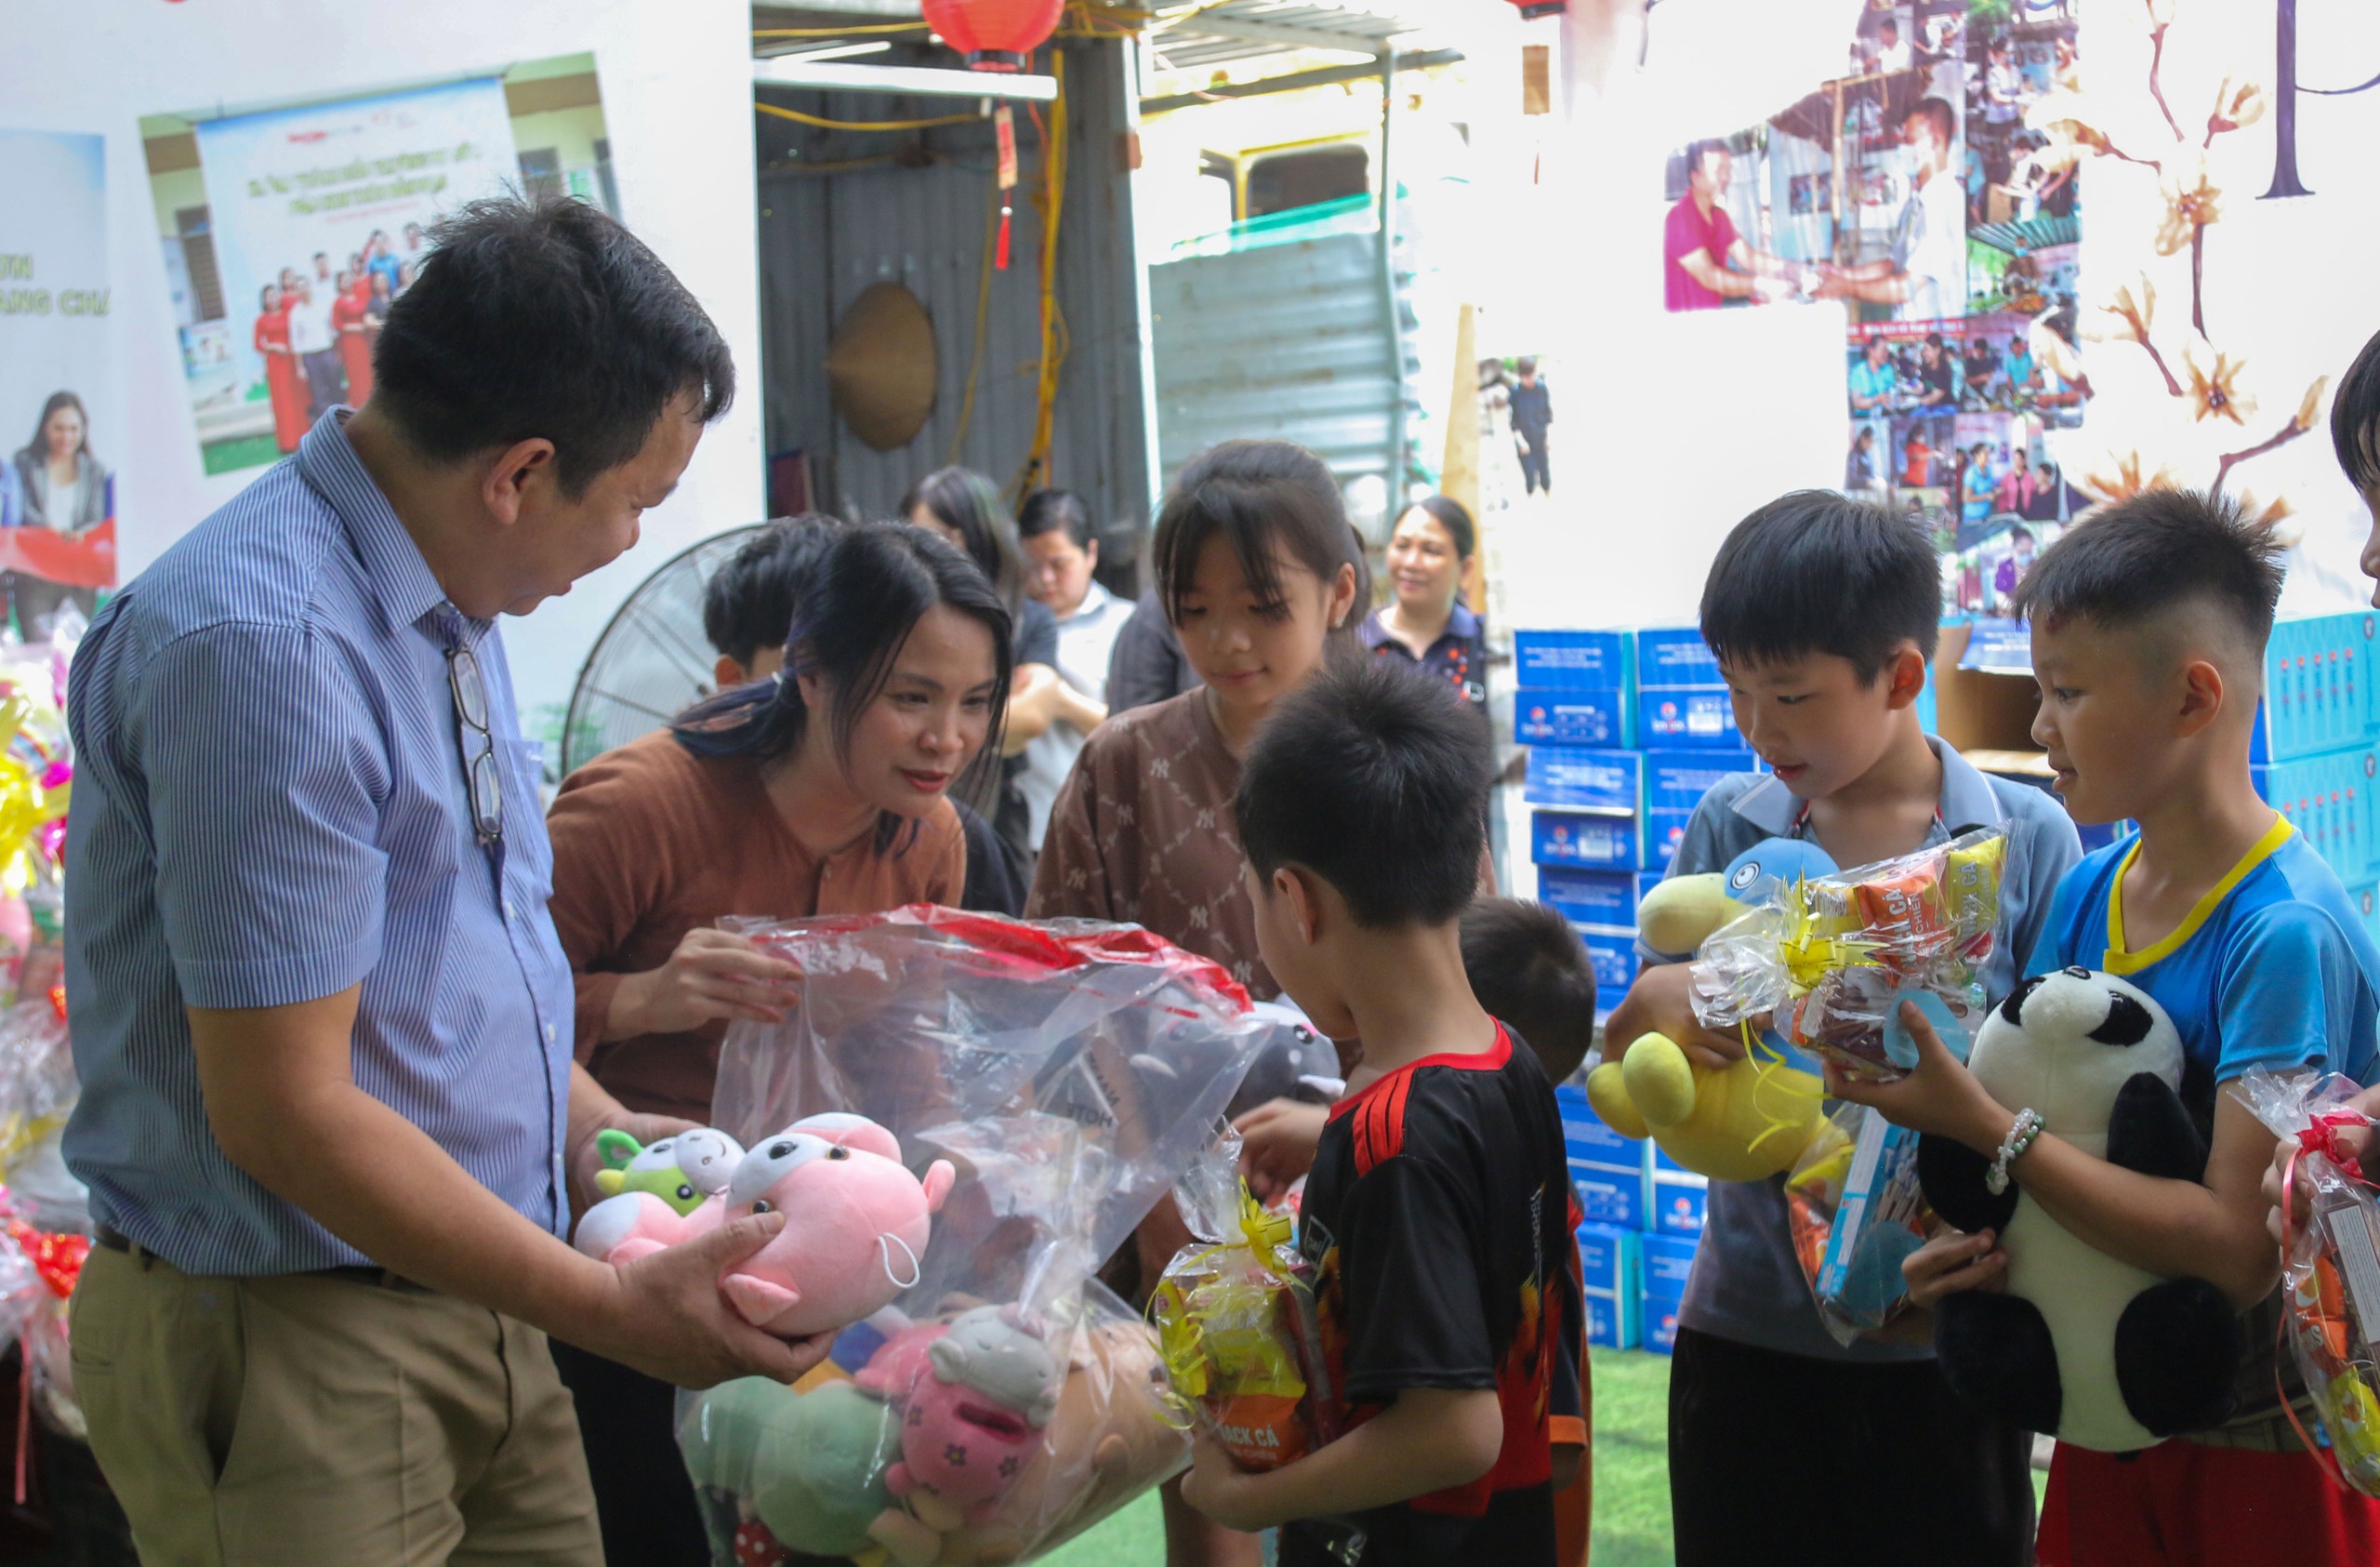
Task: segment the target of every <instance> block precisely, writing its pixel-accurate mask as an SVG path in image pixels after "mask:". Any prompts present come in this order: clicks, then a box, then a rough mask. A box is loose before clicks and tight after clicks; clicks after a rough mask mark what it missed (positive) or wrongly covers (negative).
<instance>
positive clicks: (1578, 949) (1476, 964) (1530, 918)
mask: <svg viewBox="0 0 2380 1567" xmlns="http://www.w3.org/2000/svg"><path fill="white" fill-rule="evenodd" d="M1462 970H1463V973H1464V974H1466V975H1468V976H1470V978H1471V993H1472V994H1473V995H1474V996H1477V997H1478V998H1479V1004H1480V1005H1481V1006H1483V1007H1486V1008H1487V1009H1488V1014H1489V1016H1494V1017H1498V1018H1501V1019H1502V1020H1503V1021H1504V1022H1505V1023H1508V1024H1510V1025H1511V1026H1512V1028H1513V1029H1514V1031H1515V1032H1517V1033H1518V1034H1519V1035H1520V1036H1521V1038H1523V1039H1525V1040H1527V1042H1528V1045H1529V1048H1530V1049H1532V1050H1534V1051H1536V1052H1537V1058H1538V1060H1539V1062H1540V1063H1541V1064H1542V1065H1543V1066H1544V1068H1545V1075H1546V1076H1547V1077H1550V1078H1552V1079H1553V1080H1554V1082H1563V1081H1564V1080H1565V1079H1567V1078H1568V1077H1569V1076H1570V1075H1571V1074H1572V1073H1574V1072H1576V1071H1577V1070H1578V1069H1579V1066H1580V1063H1581V1062H1583V1061H1584V1060H1585V1059H1586V1058H1587V1050H1588V1048H1589V1047H1590V1046H1591V1045H1593V1042H1594V1034H1595V968H1594V964H1593V962H1592V961H1590V960H1589V958H1588V957H1587V949H1586V944H1585V943H1583V942H1581V941H1580V939H1579V933H1578V932H1577V931H1574V930H1572V929H1571V928H1570V922H1569V921H1567V920H1566V919H1564V918H1563V917H1562V914H1561V911H1560V910H1555V909H1554V908H1551V907H1550V906H1548V905H1546V904H1542V903H1524V902H1522V901H1521V900H1520V899H1519V898H1516V897H1477V898H1474V899H1472V901H1471V907H1470V908H1468V909H1465V910H1463V911H1462Z"/></svg>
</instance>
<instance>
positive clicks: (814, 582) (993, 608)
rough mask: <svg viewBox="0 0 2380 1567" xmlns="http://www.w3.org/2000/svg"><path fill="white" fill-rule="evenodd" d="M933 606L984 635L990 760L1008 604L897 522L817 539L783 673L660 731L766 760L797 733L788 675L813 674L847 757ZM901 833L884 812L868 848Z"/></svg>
mask: <svg viewBox="0 0 2380 1567" xmlns="http://www.w3.org/2000/svg"><path fill="white" fill-rule="evenodd" d="M936 605H946V606H947V607H949V608H951V609H955V610H957V611H959V613H960V614H961V615H964V616H967V617H968V618H971V619H973V620H976V621H980V622H981V623H982V624H983V626H984V628H985V630H986V631H990V632H991V633H992V657H993V662H994V683H993V686H992V723H991V730H990V733H989V734H988V735H987V736H986V737H985V741H984V750H983V752H982V754H983V755H985V756H992V757H998V755H999V750H1000V728H1001V724H1002V721H1003V719H1004V718H1005V716H1006V714H1007V711H1008V693H1009V680H1010V677H1011V675H1012V673H1013V672H1014V665H1015V657H1014V654H1013V652H1012V646H1013V644H1012V641H1011V627H1010V620H1009V613H1008V606H1007V605H1006V604H1002V603H1001V602H1000V601H999V599H998V596H997V595H995V594H994V593H993V591H992V589H991V584H989V583H988V582H985V580H984V576H983V573H981V572H979V571H977V570H976V569H975V566H974V564H973V563H972V562H971V561H969V560H968V559H967V557H966V556H964V555H962V554H960V553H959V551H957V550H955V549H953V548H952V547H951V545H950V542H949V541H948V540H947V539H943V538H935V537H934V536H933V535H932V534H930V533H928V532H926V531H925V530H924V529H923V528H915V527H909V526H906V525H903V524H899V523H868V524H864V525H860V526H857V527H847V528H840V529H837V530H835V531H833V532H831V533H830V534H828V535H827V537H826V540H825V543H824V546H823V547H822V548H821V549H819V550H818V551H817V552H816V554H815V556H814V558H813V560H812V561H811V562H810V564H809V567H808V569H807V570H805V571H804V572H803V573H802V579H801V581H800V583H799V584H798V586H797V590H796V594H795V598H794V603H793V618H792V627H791V630H790V631H789V632H788V634H787V638H786V661H785V670H784V671H783V672H782V673H781V674H779V675H777V676H775V677H774V678H772V679H768V680H756V681H753V682H751V683H750V684H746V685H739V686H737V687H736V688H735V689H734V690H733V691H722V692H721V693H720V694H719V695H718V696H716V697H710V698H708V699H707V700H705V701H701V702H697V703H696V704H695V705H694V706H693V707H691V708H689V709H687V710H685V711H684V712H682V713H681V714H680V715H679V716H678V718H677V721H676V722H675V723H673V724H670V726H669V727H670V730H671V732H672V733H674V734H675V735H676V736H677V737H678V743H679V744H680V745H681V746H684V747H685V748H686V750H689V751H691V752H693V753H694V755H696V756H706V757H715V756H736V757H749V758H750V759H751V760H753V761H754V762H758V763H763V764H765V763H770V762H774V761H776V760H778V759H779V758H781V757H785V756H788V755H790V754H792V753H793V752H794V751H795V750H798V749H799V748H800V745H801V743H802V739H803V737H804V736H805V735H806V734H807V733H808V731H809V727H810V719H811V712H810V709H809V707H808V705H807V704H806V703H804V702H803V701H802V699H801V682H800V679H799V678H798V677H800V676H801V675H816V676H818V677H820V678H821V679H822V680H824V681H825V683H826V686H827V688H828V689H829V690H830V691H832V692H833V693H834V695H833V697H832V700H831V703H830V705H829V707H828V709H827V710H826V713H825V714H824V715H823V716H824V717H825V718H826V723H827V724H828V725H829V728H830V730H831V733H832V737H833V739H834V748H835V754H836V755H837V756H839V757H845V756H848V755H849V754H850V751H851V738H852V732H853V730H854V729H855V728H857V727H858V724H859V720H860V715H861V714H862V713H864V712H866V710H867V705H868V704H869V703H870V702H872V701H874V700H875V699H876V697H877V694H878V693H879V692H880V691H882V690H883V689H884V683H885V681H887V680H888V679H890V678H891V677H892V673H893V661H894V660H895V659H897V658H898V657H900V656H901V649H902V648H903V647H904V646H906V644H907V643H908V640H909V633H910V632H911V631H913V630H915V629H916V627H917V624H918V622H919V620H920V619H922V618H924V617H925V613H926V611H927V610H929V609H932V608H934V607H935V606H936ZM978 760H979V761H980V760H981V758H980V757H979V758H978ZM901 830H902V819H901V818H900V817H895V816H893V814H892V813H891V812H886V813H884V814H883V816H881V817H879V819H878V821H877V824H876V835H877V847H878V849H879V851H882V850H887V849H890V848H891V847H892V846H893V842H894V840H895V839H896V838H897V836H898V835H899V833H900V832H901Z"/></svg>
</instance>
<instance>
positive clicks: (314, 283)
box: [196, 76, 519, 467]
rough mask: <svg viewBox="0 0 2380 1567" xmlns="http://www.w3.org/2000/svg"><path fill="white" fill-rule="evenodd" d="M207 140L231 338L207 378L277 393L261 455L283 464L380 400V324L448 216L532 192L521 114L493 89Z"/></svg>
mask: <svg viewBox="0 0 2380 1567" xmlns="http://www.w3.org/2000/svg"><path fill="white" fill-rule="evenodd" d="M196 134H197V142H198V157H199V166H200V168H201V169H202V171H203V172H204V174H205V184H206V207H207V215H208V222H209V230H210V232H211V234H212V237H213V242H214V259H215V266H216V271H217V273H218V277H219V279H220V286H221V289H222V294H223V298H224V299H225V301H226V305H227V310H228V324H229V327H230V329H229V330H228V331H227V332H225V333H224V334H223V335H222V336H223V341H222V343H221V345H220V350H219V352H208V353H207V354H206V357H208V358H216V359H219V360H220V363H219V364H217V365H208V366H206V368H207V369H209V370H210V371H214V372H217V373H218V374H219V373H220V372H223V371H228V372H229V377H230V379H231V381H232V382H233V383H234V384H236V385H238V386H240V387H241V388H242V389H243V390H244V391H245V390H246V389H252V388H254V387H255V386H257V385H258V384H259V383H261V384H262V385H263V386H264V387H265V390H266V403H267V408H266V409H263V410H257V412H258V413H269V415H270V420H271V431H272V432H273V434H274V437H275V439H274V441H273V443H272V448H271V450H270V451H261V450H260V451H257V452H256V453H255V454H254V455H255V457H257V458H259V459H262V460H270V458H271V457H273V456H277V455H279V454H280V453H284V452H287V451H290V450H293V449H294V448H295V447H296V445H297V437H298V436H299V435H302V434H303V433H304V432H305V427H306V426H307V425H308V424H310V423H311V422H312V420H313V418H315V417H317V416H319V415H320V414H321V413H322V412H323V410H324V409H326V408H328V407H330V406H332V405H335V404H339V403H361V402H363V401H364V394H365V389H366V388H368V385H369V382H370V378H371V357H370V348H369V339H368V336H367V330H368V324H367V323H366V321H365V319H364V318H365V317H366V316H368V315H376V314H377V312H379V311H381V310H384V309H385V308H386V306H387V304H388V301H389V300H390V299H393V298H394V297H395V296H396V295H398V294H401V293H403V291H404V289H405V286H407V285H408V284H410V283H411V282H412V281H413V273H414V270H415V268H416V267H417V266H418V265H419V264H420V261H421V259H422V257H423V255H424V249H423V246H424V241H423V234H424V232H426V231H427V230H428V229H429V228H430V225H431V224H432V223H434V222H435V221H436V220H437V219H438V217H439V216H440V214H442V213H443V212H447V211H450V210H452V209H453V208H455V207H456V206H460V205H461V204H462V203H464V202H467V201H469V200H470V199H471V198H472V197H474V196H483V195H492V194H495V193H497V192H500V191H502V190H503V189H505V188H506V187H507V186H508V185H511V184H514V183H517V182H518V179H519V165H518V164H517V162H516V161H515V156H514V152H513V145H512V126H511V119H510V113H509V109H508V108H507V106H506V103H505V98H504V84H503V83H502V82H501V81H500V80H498V79H496V77H493V76H490V77H483V78H482V79H480V80H477V81H469V82H456V83H452V84H449V85H446V86H434V87H423V88H420V89H417V90H416V91H412V92H402V93H391V94H389V95H388V96H386V97H380V98H362V99H349V100H343V101H339V102H334V103H321V104H312V105H309V106H307V107H304V108H299V109H283V110H277V111H274V112H271V113H261V114H243V115H239V116H236V117H233V118H230V119H220V120H206V121H202V122H201V123H200V124H199V125H198V126H197V133H196ZM244 317H253V320H254V327H253V329H252V330H251V331H249V332H246V333H243V332H241V331H240V330H239V329H238V328H239V325H240V323H241V321H242V320H243V319H244ZM359 382H361V383H363V384H362V385H359V384H358V383H359ZM242 402H243V404H247V403H248V399H247V398H245V397H243V399H242ZM248 422H249V423H259V422H261V420H260V419H258V418H254V417H252V418H251V419H250V420H249V421H248ZM211 466H213V465H212V464H210V467H211Z"/></svg>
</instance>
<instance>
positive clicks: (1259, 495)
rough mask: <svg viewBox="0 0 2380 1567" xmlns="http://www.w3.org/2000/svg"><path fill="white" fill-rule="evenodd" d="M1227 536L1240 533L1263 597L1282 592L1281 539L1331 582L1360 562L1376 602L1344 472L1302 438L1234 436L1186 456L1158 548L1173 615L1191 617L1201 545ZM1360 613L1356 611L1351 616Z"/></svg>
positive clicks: (1244, 558)
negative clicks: (1351, 518)
mask: <svg viewBox="0 0 2380 1567" xmlns="http://www.w3.org/2000/svg"><path fill="white" fill-rule="evenodd" d="M1218 537H1220V538H1224V539H1226V540H1228V541H1229V542H1230V544H1231V551H1232V553H1233V554H1234V555H1236V556H1237V557H1238V558H1239V569H1240V570H1241V571H1243V572H1245V573H1246V574H1247V577H1248V585H1249V587H1250V589H1251V590H1253V591H1255V593H1256V595H1257V596H1258V597H1259V598H1260V599H1267V600H1269V599H1276V598H1278V597H1280V594H1281V581H1280V574H1279V573H1278V572H1276V571H1275V570H1274V569H1273V551H1274V546H1275V544H1276V543H1278V544H1279V545H1280V546H1281V547H1282V548H1284V549H1286V550H1287V551H1289V556H1290V558H1291V559H1292V560H1295V561H1296V562H1297V563H1298V564H1301V565H1302V566H1304V567H1305V568H1306V569H1307V570H1308V571H1311V572H1312V573H1314V575H1315V576H1316V577H1317V578H1320V579H1321V580H1322V581H1324V582H1325V583H1328V582H1329V581H1331V580H1332V579H1334V578H1337V577H1338V575H1339V570H1340V568H1341V567H1342V566H1353V567H1354V568H1355V608H1356V610H1360V609H1361V608H1362V607H1363V606H1365V605H1367V604H1370V603H1371V573H1370V571H1369V569H1368V568H1367V566H1366V564H1365V561H1364V554H1363V551H1362V550H1361V549H1360V548H1358V547H1357V541H1356V538H1355V529H1354V528H1353V527H1352V526H1350V525H1349V524H1348V522H1347V509H1346V506H1345V504H1344V503H1343V502H1342V500H1341V499H1340V497H1339V485H1338V482H1337V481H1336V480H1334V479H1332V478H1331V476H1330V470H1329V468H1328V467H1327V466H1325V465H1324V463H1323V460H1322V459H1321V458H1318V457H1316V456H1315V455H1314V454H1313V453H1312V452H1310V451H1307V450H1306V449H1305V448H1304V447H1303V446H1301V445H1297V444H1295V443H1294V442H1289V441H1225V442H1223V443H1221V444H1220V445H1212V446H1210V447H1208V448H1207V449H1206V450H1205V451H1203V452H1200V453H1199V454H1198V455H1197V457H1194V458H1191V459H1190V460H1189V461H1188V462H1187V463H1184V464H1183V468H1182V471H1181V472H1180V473H1179V474H1177V475H1176V476H1175V478H1174V481H1173V488H1172V490H1171V491H1170V492H1169V493H1168V494H1167V496H1166V498H1165V504H1164V506H1163V507H1161V508H1159V510H1158V511H1157V535H1156V538H1154V539H1152V540H1151V542H1150V550H1149V552H1150V555H1151V557H1152V559H1153V560H1154V562H1155V563H1156V565H1157V602H1158V603H1159V604H1164V605H1165V618H1167V619H1168V620H1170V621H1176V622H1178V621H1180V619H1181V618H1182V598H1183V594H1184V593H1187V592H1188V591H1190V582H1191V579H1192V578H1195V577H1196V576H1197V573H1198V553H1199V551H1202V550H1204V549H1205V548H1206V547H1207V540H1208V539H1210V538H1218ZM1347 620H1348V626H1350V627H1352V626H1353V624H1354V622H1355V612H1354V611H1351V612H1350V613H1349V615H1348V617H1347ZM1333 629H1334V630H1339V629H1344V628H1333Z"/></svg>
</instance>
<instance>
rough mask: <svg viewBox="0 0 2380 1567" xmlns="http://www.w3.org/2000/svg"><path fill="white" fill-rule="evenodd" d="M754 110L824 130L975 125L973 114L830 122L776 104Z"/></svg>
mask: <svg viewBox="0 0 2380 1567" xmlns="http://www.w3.org/2000/svg"><path fill="white" fill-rule="evenodd" d="M752 107H753V108H755V109H758V110H759V111H760V113H763V114H774V115H775V116H776V117H777V118H778V119H780V120H791V121H793V122H794V124H796V125H803V126H818V127H819V128H820V129H822V130H924V129H926V128H927V127H929V126H963V125H969V124H972V123H973V122H974V121H975V120H976V119H977V118H978V116H976V115H973V114H944V115H940V116H938V117H937V118H934V119H931V120H829V119H827V118H826V117H825V116H823V115H819V114H805V113H802V112H801V111H800V110H799V109H780V108H778V107H777V106H776V105H775V104H774V103H755V104H753V105H752Z"/></svg>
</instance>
